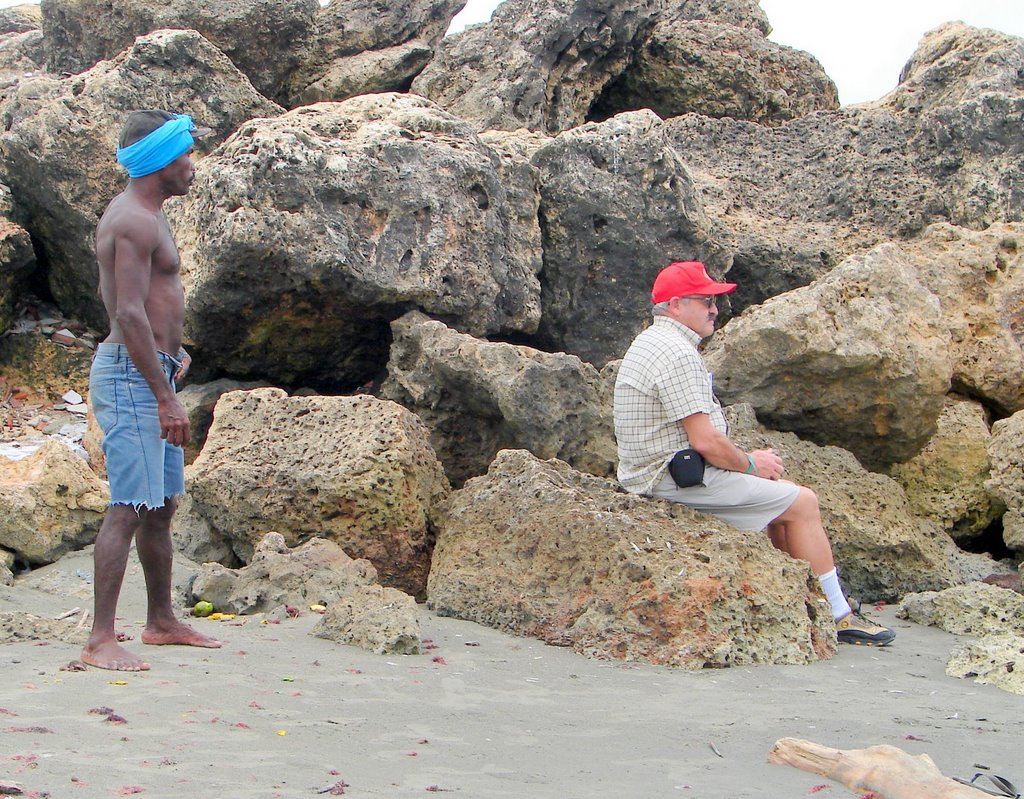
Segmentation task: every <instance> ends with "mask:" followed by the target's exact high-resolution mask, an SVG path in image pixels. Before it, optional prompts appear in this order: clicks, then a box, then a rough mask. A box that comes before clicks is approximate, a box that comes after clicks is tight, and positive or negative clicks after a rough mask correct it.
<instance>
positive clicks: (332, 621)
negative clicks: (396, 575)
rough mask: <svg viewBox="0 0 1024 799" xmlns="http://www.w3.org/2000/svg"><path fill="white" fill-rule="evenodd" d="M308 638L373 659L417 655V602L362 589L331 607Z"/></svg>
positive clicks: (376, 589)
mask: <svg viewBox="0 0 1024 799" xmlns="http://www.w3.org/2000/svg"><path fill="white" fill-rule="evenodd" d="M311 634H312V635H315V636H316V637H317V638H327V639H329V640H331V641H337V642H338V643H339V644H348V645H350V646H358V647H359V648H360V649H368V650H370V651H371V652H373V653H374V654H376V655H418V654H419V653H420V622H419V617H418V615H417V610H416V601H415V600H414V599H413V598H412V597H411V596H409V595H408V594H403V593H402V592H401V591H398V590H397V589H394V588H383V587H381V586H379V585H373V586H367V587H365V588H361V589H359V590H358V591H356V592H354V593H352V594H349V595H348V596H344V597H342V598H341V599H339V600H338V601H337V602H333V603H331V604H330V605H329V606H328V608H327V612H326V613H325V614H324V616H323V618H322V619H320V621H318V622H317V623H316V626H315V627H313V629H312V630H311Z"/></svg>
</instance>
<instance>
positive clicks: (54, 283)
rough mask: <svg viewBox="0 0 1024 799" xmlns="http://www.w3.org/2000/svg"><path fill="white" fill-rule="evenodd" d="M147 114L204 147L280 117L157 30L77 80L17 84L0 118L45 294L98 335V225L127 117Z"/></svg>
mask: <svg viewBox="0 0 1024 799" xmlns="http://www.w3.org/2000/svg"><path fill="white" fill-rule="evenodd" d="M154 107H156V108H166V109H167V110H170V111H178V112H183V113H189V114H191V115H192V116H193V117H194V118H195V119H196V120H198V121H200V122H202V123H203V124H204V125H207V126H209V127H211V128H213V129H214V131H215V132H214V134H213V135H212V136H211V137H207V139H204V142H206V143H208V145H209V146H211V147H212V146H214V145H215V144H216V143H217V142H218V141H220V140H221V139H223V138H224V137H225V136H226V135H227V134H228V133H229V132H230V131H232V130H234V129H235V127H237V125H238V124H239V123H240V122H242V121H243V120H245V119H249V118H251V117H254V116H259V115H273V114H275V113H278V112H279V110H280V109H279V108H278V106H276V105H274V104H273V103H271V102H269V101H268V100H266V99H264V98H263V97H261V96H260V95H259V94H258V93H257V92H256V90H255V89H253V87H252V85H251V84H250V83H249V81H248V80H246V79H245V77H244V76H243V75H242V74H241V73H240V72H239V71H238V70H237V69H235V68H234V66H232V64H231V62H230V61H228V59H227V58H226V57H225V56H224V54H223V53H221V52H220V51H219V50H217V49H216V48H215V47H214V46H213V45H211V44H210V43H209V42H208V41H206V40H205V39H203V38H202V37H201V36H199V34H197V33H195V32H192V31H160V32H157V33H154V34H152V35H151V36H146V37H142V38H140V39H139V40H137V41H136V43H135V44H134V45H133V46H132V47H131V49H129V50H128V51H126V52H125V53H122V54H121V55H120V56H118V57H117V58H115V59H114V60H112V61H105V62H103V63H101V64H98V65H97V66H96V67H95V68H94V69H92V70H90V71H89V72H86V73H84V74H82V75H79V76H76V77H72V78H68V79H65V80H57V79H56V78H53V77H37V78H32V79H29V80H24V81H22V82H20V83H19V84H18V86H17V87H16V88H15V89H14V90H13V92H12V95H11V97H10V98H9V100H8V102H7V103H6V104H5V105H4V107H3V111H2V116H3V129H4V132H3V134H2V135H0V171H2V172H3V175H2V176H0V177H2V179H3V181H4V182H5V183H7V185H9V186H10V187H11V189H12V190H13V191H14V194H15V197H17V200H18V204H19V207H20V208H21V210H22V211H23V213H24V215H25V222H24V224H25V227H26V228H27V229H28V230H29V231H30V232H31V233H32V235H33V237H34V238H35V240H36V241H37V242H38V244H39V245H40V246H41V247H42V249H43V251H44V252H45V256H46V260H47V263H48V266H49V275H48V277H49V287H50V291H51V293H52V294H53V296H54V299H55V300H56V301H57V303H58V304H59V305H60V307H61V309H62V310H63V311H64V312H65V313H68V314H71V315H72V316H75V317H76V318H79V319H81V320H82V321H84V322H87V323H90V324H92V325H93V326H94V327H97V328H100V329H106V325H107V320H106V313H105V312H104V310H103V308H102V306H101V304H100V301H99V298H98V297H97V292H96V285H97V276H96V255H95V250H94V244H93V235H94V233H95V228H96V221H97V220H98V219H99V217H100V214H101V213H102V211H103V209H104V208H105V207H106V205H107V203H108V202H109V201H110V199H111V197H113V196H114V194H115V193H116V192H117V191H118V190H119V189H120V188H121V187H122V186H123V185H124V183H125V180H126V179H125V175H124V172H123V171H122V170H121V169H120V168H119V167H118V166H117V163H116V161H115V159H114V152H115V150H116V147H117V138H118V136H119V134H120V130H121V126H122V124H123V122H124V118H125V116H126V114H127V111H128V110H132V109H136V108H154ZM204 146H205V145H204Z"/></svg>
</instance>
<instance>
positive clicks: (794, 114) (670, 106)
mask: <svg viewBox="0 0 1024 799" xmlns="http://www.w3.org/2000/svg"><path fill="white" fill-rule="evenodd" d="M639 108H649V109H651V110H652V111H654V112H655V113H656V114H657V115H658V116H660V117H661V118H662V119H668V118H669V117H675V116H679V115H681V114H687V113H695V114H703V115H705V116H709V117H731V118H732V119H745V120H749V121H751V122H757V123H759V124H763V125H778V124H780V123H782V122H785V121H787V120H790V119H796V118H798V117H802V116H805V115H807V114H810V113H812V112H814V111H829V110H835V109H837V108H839V95H838V92H837V91H836V87H835V84H834V83H833V82H832V81H831V80H830V79H829V77H828V76H827V75H826V74H825V70H824V69H823V68H822V66H821V64H820V63H818V61H817V59H815V58H814V56H812V55H810V54H808V53H805V52H803V51H801V50H794V49H792V48H790V47H785V46H783V45H780V44H776V43H775V42H773V41H771V40H770V39H766V38H765V36H764V34H762V33H761V32H760V31H757V30H754V29H750V28H740V27H734V26H732V25H723V24H719V23H708V22H705V21H691V20H688V19H679V18H677V19H669V20H659V21H658V23H657V24H656V25H655V26H654V28H653V30H652V31H651V33H650V35H649V36H648V37H647V39H646V41H644V43H643V46H642V47H640V48H638V52H637V54H636V56H635V58H634V61H633V63H632V64H630V66H629V67H628V68H627V69H626V70H625V71H624V72H623V73H622V74H621V75H620V76H619V77H618V78H617V79H616V80H614V81H612V82H611V83H610V84H609V85H608V86H607V87H606V88H605V90H604V92H603V93H602V95H601V97H600V98H599V99H598V101H597V102H596V103H595V104H594V105H593V106H592V107H591V109H590V111H589V118H590V119H595V120H600V119H603V118H605V117H606V116H612V115H614V114H616V113H619V112H621V111H626V110H630V111H631V110H636V109H639Z"/></svg>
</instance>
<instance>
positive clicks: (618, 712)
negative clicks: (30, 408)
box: [0, 550, 1024, 799]
mask: <svg viewBox="0 0 1024 799" xmlns="http://www.w3.org/2000/svg"><path fill="white" fill-rule="evenodd" d="M189 573H190V565H189V564H187V563H182V564H181V565H179V566H178V567H176V575H175V576H176V579H178V580H181V579H183V578H185V577H187V576H188V574H189ZM91 576H92V561H91V550H85V551H83V552H81V553H75V554H72V555H69V556H67V557H66V558H64V559H62V560H61V561H60V562H59V563H57V564H54V565H52V566H48V567H46V568H44V569H40V570H38V571H36V572H34V573H32V574H31V575H27V576H24V577H19V578H18V581H17V582H16V583H15V585H14V586H13V587H10V588H2V587H0V611H7V612H10V611H16V612H28V613H34V614H36V615H39V616H56V615H57V614H59V613H61V612H63V611H66V610H70V609H72V608H74V607H81V608H82V609H90V610H91V596H92V586H91ZM144 614H145V597H144V589H143V582H142V577H141V573H140V570H139V567H138V564H137V561H136V560H135V557H134V554H133V556H132V561H131V562H130V564H129V574H128V576H127V578H126V584H125V589H124V591H123V593H122V601H121V606H120V616H121V621H120V622H119V624H118V629H119V630H121V631H122V632H124V633H125V634H126V635H128V636H132V637H133V640H129V641H128V642H127V643H126V646H128V647H129V648H131V649H133V650H134V651H136V652H140V653H142V654H143V655H144V657H145V658H146V659H147V660H149V661H150V662H151V664H152V666H153V668H152V671H150V672H147V673H139V674H123V673H115V672H108V671H102V670H98V669H89V670H87V671H82V672H69V671H62V670H60V667H61V666H65V665H66V664H68V662H69V661H72V660H74V659H76V658H77V657H78V654H79V651H80V648H79V647H78V646H75V645H72V644H67V643H61V642H49V643H45V642H19V643H13V644H6V645H2V646H0V667H2V669H3V671H2V673H3V677H4V679H3V681H2V684H0V783H2V782H13V783H15V784H17V785H18V786H20V787H21V788H22V789H23V790H24V791H25V793H26V795H30V796H31V795H33V793H32V792H36V795H39V796H43V795H49V796H51V797H55V798H56V799H63V797H113V796H127V795H136V794H138V795H140V796H143V797H147V796H148V797H200V798H201V799H205V797H232V798H233V797H252V798H254V799H255V798H261V797H316V796H331V795H345V796H350V797H409V796H428V795H432V794H434V793H444V794H451V795H453V796H461V797H479V798H480V799H491V798H492V797H493V798H494V799H497V798H498V797H516V799H524V797H530V798H533V797H536V798H538V799H547V798H549V797H550V798H551V799H562V798H564V797H569V798H575V797H579V798H580V799H583V798H584V797H599V796H608V797H645V798H647V797H680V798H685V799H697V798H698V797H699V798H700V799H725V798H726V797H729V798H730V799H735V798H736V797H773V798H774V799H784V798H786V797H794V798H795V797H803V796H807V795H816V796H819V797H828V796H835V797H846V796H853V795H854V794H852V793H851V792H849V791H847V790H846V789H845V788H843V787H842V786H840V785H839V784H837V783H830V782H829V781H827V780H825V779H823V778H821V777H816V776H814V775H811V774H806V773H804V772H801V771H797V770H795V769H791V768H788V767H784V766H774V765H769V764H767V763H766V762H765V758H766V756H767V754H768V751H769V749H770V748H771V746H772V744H773V743H774V742H775V741H776V740H777V739H779V738H782V737H785V736H794V737H797V738H806V739H809V740H813V741H816V742H818V743H822V744H825V745H828V746H834V747H837V748H844V749H845V748H861V747H865V746H871V745H874V744H880V743H886V744H892V745H895V746H899V747H900V748H902V749H904V750H905V751H907V752H910V753H912V754H920V753H928V754H929V755H930V756H931V757H932V758H933V759H934V760H935V762H936V764H937V765H938V766H939V768H940V769H941V770H942V771H943V773H945V774H947V775H949V776H960V777H970V776H972V775H973V774H974V773H975V771H976V770H977V769H976V767H975V765H974V764H983V765H986V766H989V767H990V768H991V769H992V770H993V771H994V772H995V773H998V774H1002V775H1003V776H1006V777H1008V778H1010V779H1011V780H1014V781H1015V782H1017V784H1021V783H1024V755H1022V753H1024V697H1019V696H1014V695H1012V694H1008V693H1005V692H1003V691H1001V690H999V689H996V688H992V687H989V686H984V685H978V684H975V683H973V682H970V681H966V680H959V679H955V678H952V677H947V676H946V675H945V673H944V667H945V663H946V659H947V656H948V653H949V652H950V650H951V649H952V648H953V646H954V645H955V643H956V640H957V639H956V637H955V636H951V635H948V634H946V633H943V632H941V631H938V630H935V629H932V628H927V627H921V626H918V625H914V624H910V623H908V622H903V621H900V620H897V619H896V618H895V616H894V614H893V612H892V609H891V608H889V609H886V610H883V611H881V612H879V613H876V614H874V615H875V616H876V617H877V618H878V619H879V620H881V621H883V623H886V624H890V625H892V626H894V627H895V628H896V630H897V633H898V638H897V641H896V643H895V644H894V645H893V646H892V647H889V648H887V649H881V650H879V649H864V648H859V647H842V648H841V649H840V651H839V654H838V655H837V656H836V657H835V658H834V659H833V660H831V661H828V662H823V663H818V664H814V665H811V666H761V667H749V668H748V667H744V668H735V669H727V670H714V671H705V672H700V673H691V672H684V671H677V670H672V669H666V668H661V667H655V666H648V665H642V664H623V663H618V662H602V661H595V660H588V659H586V658H583V657H580V656H578V655H576V654H574V653H573V652H571V651H569V650H566V649H559V648H556V647H550V646H546V645H544V644H542V643H539V642H537V641H533V640H530V639H523V638H514V637H512V636H509V635H505V634H502V633H499V632H496V631H494V630H490V629H488V628H485V627H479V626H477V625H475V624H471V623H468V622H462V621H458V620H453V619H444V618H439V617H437V616H436V615H434V614H432V613H430V612H429V611H427V610H423V611H422V627H423V635H424V637H425V638H429V639H431V641H432V642H433V645H434V646H436V648H434V649H429V650H427V651H426V652H425V653H424V654H422V655H417V656H404V657H402V656H378V655H373V654H371V653H368V652H365V651H362V650H359V649H355V648H352V647H347V646H342V645H339V644H335V643H333V642H330V641H325V640H321V639H318V638H314V637H312V636H311V635H309V630H310V629H311V628H312V626H313V624H314V623H315V621H316V620H317V617H316V616H315V614H312V613H304V614H303V615H302V616H301V617H299V618H296V619H285V620H283V621H281V622H280V623H278V624H261V623H260V621H261V619H262V618H263V617H258V616H257V617H247V618H238V619H235V620H232V621H228V622H224V621H221V622H217V621H209V620H196V622H195V624H196V626H197V627H198V628H199V629H201V630H203V631H204V632H208V633H211V634H215V635H217V636H218V637H220V638H221V639H222V640H223V641H224V648H223V649H221V650H202V649H189V648H183V647H150V646H144V645H143V644H142V643H141V642H140V641H139V634H140V632H141V628H142V619H143V618H144ZM96 711H100V712H96ZM110 713H113V714H114V715H115V718H113V719H108V716H109V715H110ZM116 717H120V719H123V722H119V721H118V720H117V718H116ZM823 785H824V786H827V787H820V786H823ZM332 789H333V793H332Z"/></svg>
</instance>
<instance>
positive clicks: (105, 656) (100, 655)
mask: <svg viewBox="0 0 1024 799" xmlns="http://www.w3.org/2000/svg"><path fill="white" fill-rule="evenodd" d="M81 660H82V662H83V663H87V664H88V665H90V666H95V667H96V668H98V669H110V670H111V671H149V664H148V663H147V662H146V661H144V660H143V659H142V658H140V657H138V656H136V655H133V654H132V653H131V652H129V651H128V650H127V649H123V648H121V647H120V646H118V644H117V642H116V641H104V642H103V643H100V644H96V645H93V644H86V645H85V649H83V650H82V657H81Z"/></svg>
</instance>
